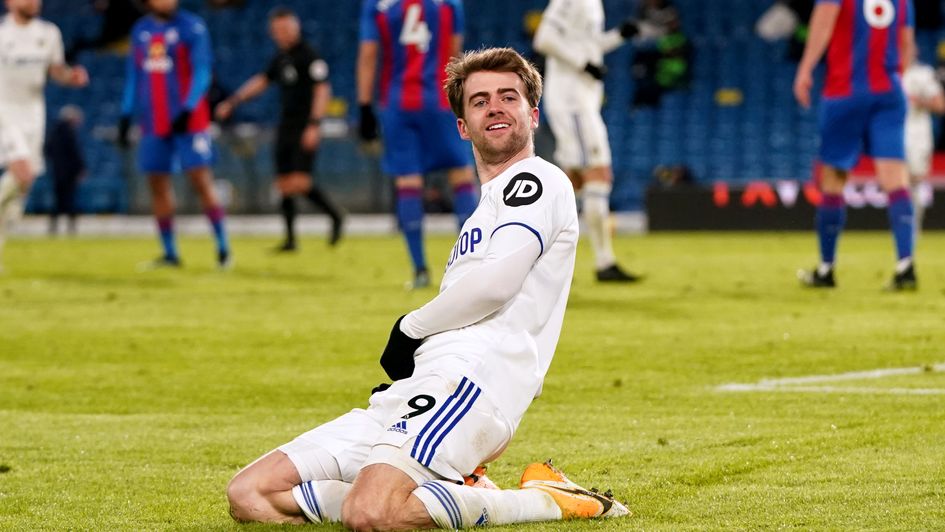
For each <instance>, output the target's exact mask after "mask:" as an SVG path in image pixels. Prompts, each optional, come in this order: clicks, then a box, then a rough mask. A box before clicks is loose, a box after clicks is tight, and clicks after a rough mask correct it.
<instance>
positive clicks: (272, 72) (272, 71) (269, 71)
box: [266, 56, 279, 81]
mask: <svg viewBox="0 0 945 532" xmlns="http://www.w3.org/2000/svg"><path fill="white" fill-rule="evenodd" d="M266 79H268V80H269V81H278V80H279V56H276V57H273V58H272V59H271V60H270V61H269V66H267V67H266Z"/></svg>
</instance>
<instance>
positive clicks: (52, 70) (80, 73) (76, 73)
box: [49, 63, 89, 87]
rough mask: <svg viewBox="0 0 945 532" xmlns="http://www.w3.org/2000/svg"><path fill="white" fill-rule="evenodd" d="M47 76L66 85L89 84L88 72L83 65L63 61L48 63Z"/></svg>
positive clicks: (81, 85)
mask: <svg viewBox="0 0 945 532" xmlns="http://www.w3.org/2000/svg"><path fill="white" fill-rule="evenodd" d="M49 77H50V78H52V79H53V81H55V82H56V83H58V84H60V85H65V86H66V87H85V86H86V85H88V84H89V73H88V72H87V71H86V70H85V68H84V67H82V66H74V67H73V66H69V65H67V64H65V63H60V64H56V65H49Z"/></svg>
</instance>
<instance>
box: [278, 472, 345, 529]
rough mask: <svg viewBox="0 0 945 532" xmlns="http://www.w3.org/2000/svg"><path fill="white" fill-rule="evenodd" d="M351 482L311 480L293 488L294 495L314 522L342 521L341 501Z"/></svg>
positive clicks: (303, 510) (306, 515) (303, 511)
mask: <svg viewBox="0 0 945 532" xmlns="http://www.w3.org/2000/svg"><path fill="white" fill-rule="evenodd" d="M349 491H351V484H349V483H347V482H342V481H340V480H310V481H308V482H303V483H301V484H299V485H298V486H296V487H294V488H292V497H293V498H294V499H295V502H296V503H297V504H298V505H299V508H301V509H302V513H304V514H305V517H307V518H308V520H309V521H311V522H313V523H340V522H341V503H342V502H344V500H345V497H347V496H348V492H349Z"/></svg>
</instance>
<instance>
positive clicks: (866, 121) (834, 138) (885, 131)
mask: <svg viewBox="0 0 945 532" xmlns="http://www.w3.org/2000/svg"><path fill="white" fill-rule="evenodd" d="M905 122H906V97H905V94H904V93H903V92H902V89H901V88H900V87H898V86H897V87H896V88H895V89H893V90H892V91H889V92H884V93H882V94H857V95H854V96H848V97H845V98H823V99H822V100H821V101H820V160H821V162H823V163H825V164H828V165H830V166H833V167H834V168H838V169H840V170H849V169H851V168H853V167H854V166H855V165H856V163H857V161H858V160H859V159H860V155H861V154H862V153H864V152H865V153H866V154H867V155H869V156H870V157H873V158H874V159H899V160H904V159H905V155H906V150H905Z"/></svg>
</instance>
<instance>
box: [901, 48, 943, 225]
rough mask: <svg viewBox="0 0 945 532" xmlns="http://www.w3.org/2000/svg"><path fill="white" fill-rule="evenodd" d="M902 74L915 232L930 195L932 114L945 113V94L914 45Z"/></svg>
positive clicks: (930, 68) (932, 140)
mask: <svg viewBox="0 0 945 532" xmlns="http://www.w3.org/2000/svg"><path fill="white" fill-rule="evenodd" d="M904 59H907V61H906V63H907V65H906V69H905V71H904V72H903V74H902V88H903V90H904V91H905V92H906V98H907V99H908V102H909V111H908V114H907V115H906V163H907V164H908V166H909V182H910V184H911V185H912V206H913V209H914V210H915V232H916V234H919V232H920V231H921V230H922V214H923V212H924V210H925V205H924V203H923V198H925V197H931V191H929V190H928V189H927V187H928V184H927V183H926V182H925V180H926V178H927V177H928V176H929V168H930V167H931V164H932V152H933V150H934V148H935V141H934V139H933V136H932V114H933V113H934V114H936V115H941V114H945V94H943V91H942V85H941V84H940V83H939V82H938V79H936V77H935V70H934V69H933V68H932V67H930V66H929V65H923V64H922V63H919V61H918V54H917V50H916V49H915V48H913V50H912V54H911V56H908V57H905V58H904Z"/></svg>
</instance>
